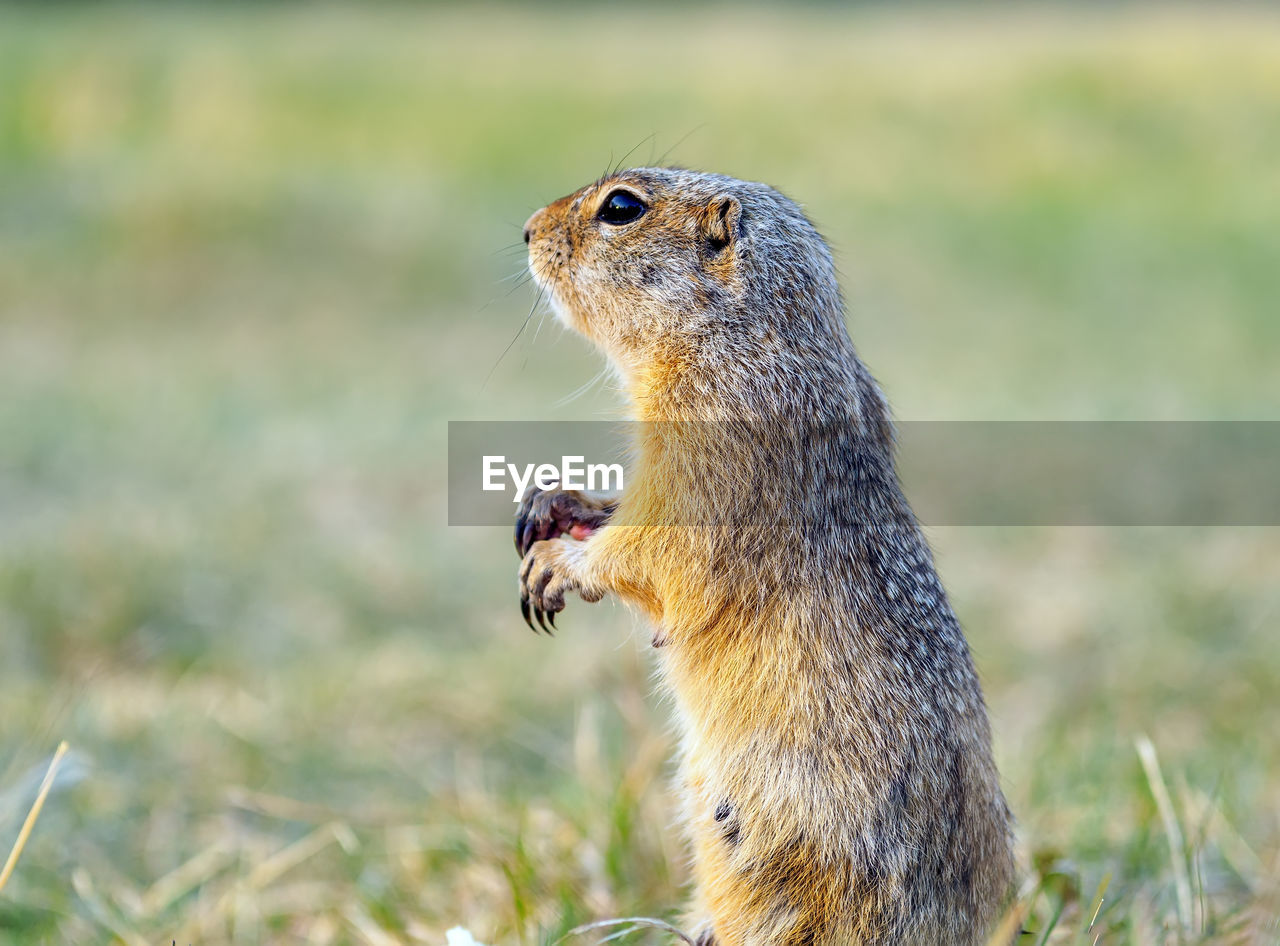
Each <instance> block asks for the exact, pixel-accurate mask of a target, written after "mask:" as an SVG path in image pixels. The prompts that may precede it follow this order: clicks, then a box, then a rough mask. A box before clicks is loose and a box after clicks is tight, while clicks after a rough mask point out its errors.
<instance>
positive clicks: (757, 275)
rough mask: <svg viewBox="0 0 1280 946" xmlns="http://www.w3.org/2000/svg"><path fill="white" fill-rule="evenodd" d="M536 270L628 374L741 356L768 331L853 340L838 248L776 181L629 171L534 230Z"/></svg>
mask: <svg viewBox="0 0 1280 946" xmlns="http://www.w3.org/2000/svg"><path fill="white" fill-rule="evenodd" d="M524 237H525V241H526V242H527V243H528V244H529V267H530V270H531V271H532V273H533V277H534V279H535V280H536V281H537V283H538V286H539V287H540V288H541V289H542V290H543V291H544V292H545V293H546V294H547V297H548V298H549V299H550V302H551V305H552V308H553V309H554V311H555V312H556V314H557V316H558V317H559V318H560V319H561V320H562V321H563V322H564V323H565V324H567V325H568V326H569V327H570V328H573V329H575V330H576V331H578V332H580V333H581V334H583V335H585V336H586V337H587V338H589V339H591V340H592V341H594V342H595V343H596V344H597V345H599V346H600V347H601V348H603V349H604V351H605V352H606V354H608V355H609V356H610V358H611V359H612V360H613V361H614V363H615V364H616V365H617V367H618V368H619V369H620V370H621V371H622V373H623V375H624V376H627V377H631V376H634V375H635V374H636V373H637V372H640V371H642V370H644V369H647V368H649V367H650V366H652V365H653V364H654V363H655V362H659V363H666V362H669V361H671V360H672V359H676V360H680V359H682V358H685V357H687V358H689V359H691V360H692V361H693V362H695V363H698V362H706V363H708V364H709V363H710V361H711V360H714V359H717V358H721V357H725V356H731V355H732V354H733V353H734V351H735V350H736V349H738V348H739V347H741V346H743V345H749V346H750V347H751V349H752V355H753V357H759V352H758V351H757V349H759V348H760V347H761V345H760V343H761V341H762V340H764V341H765V342H766V347H767V339H769V338H771V337H780V336H790V337H794V338H812V337H815V336H823V337H824V340H825V342H826V344H828V345H829V344H830V343H831V341H832V339H831V335H832V333H835V334H837V335H839V336H842V337H843V336H845V331H844V321H843V306H842V305H841V302H840V295H839V289H838V287H837V284H836V277H835V268H834V265H833V264H832V261H831V254H830V252H829V251H828V250H827V247H826V244H825V243H824V242H823V240H822V238H821V236H819V235H818V232H817V231H816V230H815V229H814V228H813V225H812V224H810V223H809V221H808V220H807V219H806V218H805V216H804V214H803V213H802V212H801V211H800V209H799V208H798V207H797V206H796V205H795V204H794V203H793V202H792V201H790V200H788V199H787V198H786V197H784V196H782V195H781V194H779V193H778V192H777V191H775V190H773V189H772V188H770V187H767V186H766V185H764V184H755V183H749V182H745V181H739V180H735V179H733V178H730V177H724V176H722V175H718V174H706V173H701V172H696V171H686V170H682V169H678V168H634V169H630V170H626V171H619V172H617V173H614V174H610V175H608V176H607V177H604V178H601V179H600V180H598V181H596V182H594V183H592V184H588V185H587V186H586V187H584V188H582V189H581V190H579V191H577V192H575V193H573V194H570V195H569V196H567V197H562V198H560V199H559V200H557V201H555V202H554V203H551V204H549V205H548V206H546V207H544V208H542V209H541V210H539V211H537V212H536V213H534V214H533V216H532V217H530V218H529V220H528V222H527V223H526V224H525V227H524Z"/></svg>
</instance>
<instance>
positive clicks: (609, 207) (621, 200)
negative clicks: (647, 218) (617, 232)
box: [596, 190, 649, 227]
mask: <svg viewBox="0 0 1280 946" xmlns="http://www.w3.org/2000/svg"><path fill="white" fill-rule="evenodd" d="M648 209H649V208H648V207H646V206H645V204H644V201H642V200H641V199H640V198H639V197H637V196H636V195H635V194H633V193H631V191H623V190H617V191H614V192H613V193H612V194H610V195H609V196H608V197H606V198H605V199H604V203H603V204H601V205H600V209H599V211H597V212H596V216H597V217H598V218H600V220H602V221H603V222H605V223H608V224H612V225H613V226H615V227H620V226H622V225H623V224H624V223H631V222H633V221H635V220H639V219H640V218H641V217H643V216H644V213H645V211H646V210H648Z"/></svg>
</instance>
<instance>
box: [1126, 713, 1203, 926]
mask: <svg viewBox="0 0 1280 946" xmlns="http://www.w3.org/2000/svg"><path fill="white" fill-rule="evenodd" d="M1134 745H1135V747H1136V748H1137V750H1138V758H1139V759H1140V760H1141V761H1142V769H1143V771H1144V772H1145V773H1146V775H1147V782H1148V783H1149V784H1150V786H1151V796H1152V797H1153V798H1154V799H1155V802H1156V808H1157V810H1159V812H1160V820H1161V821H1163V822H1164V833H1165V836H1166V837H1167V838H1168V839H1169V860H1170V862H1171V863H1172V864H1173V882H1174V889H1175V892H1176V893H1177V897H1178V922H1179V924H1180V925H1181V927H1182V929H1183V931H1184V932H1189V931H1190V929H1191V878H1190V877H1189V876H1188V874H1187V862H1186V859H1185V858H1184V856H1183V854H1184V852H1185V850H1186V847H1185V846H1184V841H1183V838H1182V827H1181V826H1180V825H1179V824H1178V815H1177V812H1175V811H1174V810H1173V799H1172V798H1170V797H1169V789H1168V787H1167V786H1166V785H1165V783H1164V776H1163V775H1161V774H1160V760H1159V758H1158V757H1157V756H1156V747H1155V746H1154V745H1153V744H1152V742H1151V740H1150V739H1148V738H1147V737H1146V736H1138V737H1137V738H1136V739H1134Z"/></svg>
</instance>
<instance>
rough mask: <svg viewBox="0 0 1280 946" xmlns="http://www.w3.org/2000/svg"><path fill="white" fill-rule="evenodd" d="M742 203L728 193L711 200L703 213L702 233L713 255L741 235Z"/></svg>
mask: <svg viewBox="0 0 1280 946" xmlns="http://www.w3.org/2000/svg"><path fill="white" fill-rule="evenodd" d="M741 224H742V204H740V203H738V200H737V198H736V197H729V196H727V195H725V196H721V197H717V198H716V199H715V200H713V201H711V203H709V204H708V205H707V207H706V209H705V210H704V211H703V214H702V235H703V238H704V239H705V240H706V241H707V248H708V249H709V250H710V251H711V253H712V255H715V254H716V253H719V252H720V251H721V250H723V249H725V248H726V247H728V246H730V245H732V244H733V242H734V241H735V240H737V239H738V237H739V236H741Z"/></svg>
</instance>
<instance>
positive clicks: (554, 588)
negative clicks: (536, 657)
mask: <svg viewBox="0 0 1280 946" xmlns="http://www.w3.org/2000/svg"><path fill="white" fill-rule="evenodd" d="M581 555H582V543H581V542H578V541H575V540H573V539H564V538H558V539H544V540H542V541H540V542H534V543H533V546H532V547H531V548H530V549H529V552H528V554H527V555H525V557H524V561H523V562H521V564H520V614H521V615H523V617H524V621H525V623H526V624H528V625H529V627H530V628H531V629H533V630H534V631H536V630H537V628H536V627H534V626H533V620H532V618H536V619H537V621H538V627H541V628H542V629H543V630H544V631H546V632H547V633H548V634H550V633H551V629H550V628H549V627H548V626H547V622H550V625H551V627H555V626H556V618H555V616H556V613H557V612H559V611H563V610H564V596H565V594H567V593H568V592H570V591H576V592H577V593H578V594H579V595H580V596H581V597H582V600H583V601H599V600H600V599H601V598H603V597H604V591H603V590H601V589H598V588H596V587H594V586H593V585H591V584H588V583H587V582H585V581H584V580H583V578H582V571H581V568H580V565H579V563H580V561H581ZM531 616H532V617H531ZM544 618H545V621H544Z"/></svg>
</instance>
